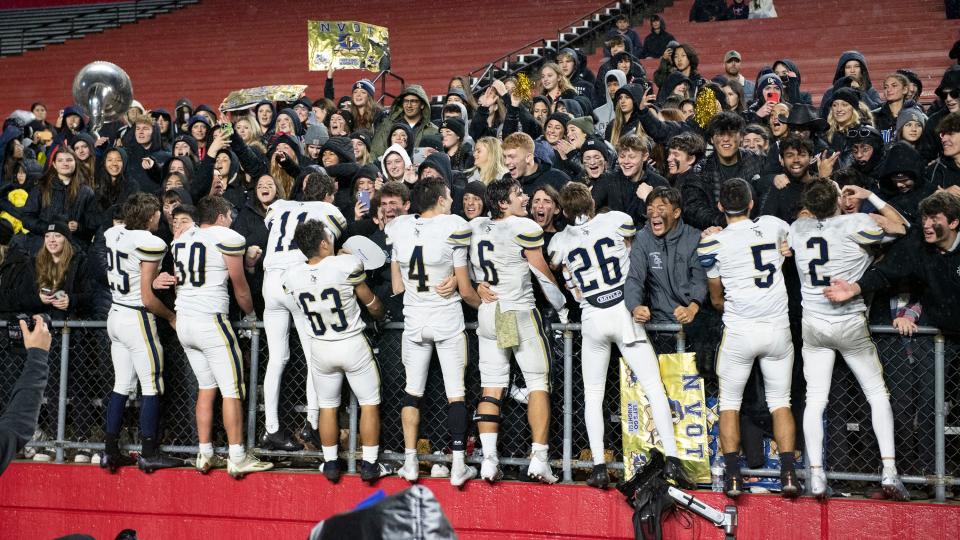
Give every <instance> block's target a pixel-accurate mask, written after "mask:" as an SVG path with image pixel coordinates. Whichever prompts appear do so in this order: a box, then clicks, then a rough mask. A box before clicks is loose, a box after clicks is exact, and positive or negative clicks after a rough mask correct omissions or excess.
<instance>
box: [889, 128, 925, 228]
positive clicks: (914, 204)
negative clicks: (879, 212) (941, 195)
mask: <svg viewBox="0 0 960 540" xmlns="http://www.w3.org/2000/svg"><path fill="white" fill-rule="evenodd" d="M923 166H924V161H923V157H921V156H920V153H919V152H917V151H916V149H914V148H913V146H911V145H910V144H909V143H907V142H903V141H900V142H897V143H894V144H892V145H890V146H889V147H888V148H887V151H886V155H885V156H884V157H883V161H882V162H881V163H880V166H879V167H877V169H876V177H877V180H878V185H879V187H880V193H879V195H880V197H881V198H882V199H883V200H884V201H885V202H886V203H887V204H890V205H892V206H893V207H894V208H896V209H897V211H898V212H900V215H902V216H903V217H904V218H905V219H906V220H907V222H908V223H912V224H918V223H919V221H920V201H922V200H923V199H925V198H926V197H927V196H928V195H930V194H931V193H932V191H933V190H932V189H931V188H930V187H928V186H927V185H926V183H925V179H924V175H923Z"/></svg>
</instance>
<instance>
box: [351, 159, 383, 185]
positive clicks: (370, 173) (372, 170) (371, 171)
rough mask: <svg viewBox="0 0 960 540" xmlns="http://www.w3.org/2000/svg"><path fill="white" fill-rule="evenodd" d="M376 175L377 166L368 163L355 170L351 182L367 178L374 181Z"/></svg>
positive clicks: (377, 172)
mask: <svg viewBox="0 0 960 540" xmlns="http://www.w3.org/2000/svg"><path fill="white" fill-rule="evenodd" d="M378 174H379V171H378V170H377V166H376V165H374V164H372V163H370V164H367V165H364V166H363V167H360V169H359V170H357V174H355V175H353V181H354V182H356V181H357V179H358V178H369V179H370V180H373V181H376V180H377V175H378Z"/></svg>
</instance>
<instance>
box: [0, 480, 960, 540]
mask: <svg viewBox="0 0 960 540" xmlns="http://www.w3.org/2000/svg"><path fill="white" fill-rule="evenodd" d="M423 483H424V485H426V486H427V487H429V488H430V489H431V490H433V492H434V493H435V494H436V496H437V498H438V499H439V500H440V503H441V505H442V506H443V509H444V511H445V512H446V514H447V517H448V518H449V519H450V521H451V523H453V525H454V527H455V528H456V530H457V534H458V535H459V537H460V538H463V539H465V540H480V539H484V540H485V539H494V538H515V539H541V538H579V539H600V538H617V539H632V538H633V530H632V525H631V517H632V511H631V509H630V508H629V507H628V506H627V505H626V503H625V502H624V499H623V497H622V496H621V495H620V493H618V492H617V491H615V490H608V491H604V492H601V491H597V490H595V489H593V488H590V487H587V486H585V485H582V484H580V485H558V486H546V485H541V484H529V483H523V482H503V483H500V484H498V485H495V486H488V485H487V484H486V483H483V482H479V481H474V482H472V483H470V484H468V486H467V487H466V489H464V490H463V491H457V490H455V489H454V488H452V487H451V486H450V484H449V483H448V482H447V481H444V480H430V479H426V480H425V481H424V482H423ZM406 485H407V484H406V482H404V481H402V480H400V479H398V478H388V479H386V480H384V481H382V482H381V483H380V485H379V486H378V487H380V488H382V489H384V490H385V491H386V492H387V493H395V492H397V491H399V490H402V489H404V488H405V487H406ZM374 491H375V489H374V488H370V487H368V486H366V485H365V484H363V483H361V482H360V480H359V478H358V477H356V476H352V475H351V476H347V477H345V478H344V479H343V481H341V483H340V484H339V485H338V486H332V485H330V484H329V483H328V482H327V481H326V480H325V479H324V478H323V477H322V476H320V475H319V474H316V473H305V472H299V473H298V472H270V473H261V474H255V475H252V476H249V477H247V478H245V479H244V480H242V481H239V482H238V481H236V480H233V479H232V478H230V477H229V476H228V475H227V474H226V473H225V472H223V471H215V472H214V473H211V474H210V475H209V476H208V477H202V476H200V475H199V474H197V473H196V472H194V471H192V470H189V469H182V470H166V471H160V472H157V473H155V474H153V475H149V476H148V475H144V474H143V473H141V472H139V471H137V470H135V469H126V470H123V471H121V472H120V473H119V474H117V475H116V476H110V475H107V474H105V473H103V472H102V471H100V469H99V468H98V467H96V466H91V465H50V464H34V463H15V464H13V465H11V466H10V468H9V469H7V471H6V473H4V475H3V476H2V477H0V539H7V538H53V537H56V536H60V535H64V534H68V533H71V532H82V533H86V534H91V535H93V536H94V537H96V538H113V537H114V536H115V535H116V534H117V533H118V532H119V531H120V530H122V529H124V528H133V529H136V530H137V531H138V533H139V536H140V538H183V539H189V538H203V539H204V540H218V539H221V538H223V539H227V538H229V539H244V538H250V539H254V538H256V539H262V538H306V536H307V534H308V533H309V531H310V529H311V528H312V527H313V525H314V524H316V522H317V521H320V520H322V519H324V518H327V517H329V516H331V515H333V514H335V513H338V512H343V511H347V510H349V509H351V508H353V507H354V506H355V505H356V504H357V503H358V502H360V501H361V500H363V499H364V498H366V497H367V496H369V495H370V494H371V493H373V492H374ZM698 495H700V496H701V497H702V498H703V500H704V501H706V502H707V503H709V504H713V505H715V506H720V507H722V506H723V505H726V504H728V502H729V500H728V499H727V498H726V497H724V496H723V495H721V494H718V493H711V492H700V493H698ZM737 506H738V510H739V512H740V515H739V519H740V526H739V528H738V534H737V538H739V539H741V540H750V539H757V540H760V539H778V540H790V539H808V538H823V539H828V538H836V539H844V540H847V539H860V538H862V539H869V540H884V539H926V538H931V539H932V538H960V506H957V505H953V504H947V505H937V504H923V503H888V502H878V501H864V500H844V499H833V500H831V501H829V502H828V503H825V504H821V503H818V502H816V501H814V500H813V499H811V498H807V497H805V498H802V499H799V500H796V501H784V500H783V499H781V498H780V497H777V496H773V495H746V496H744V497H742V498H741V499H740V500H739V501H738V505H737ZM664 537H665V538H671V539H695V538H696V539H722V538H723V534H722V531H720V530H719V529H717V528H715V527H713V526H712V525H710V524H709V523H707V522H706V521H704V520H702V519H700V518H698V517H695V516H692V515H686V516H682V519H681V518H672V519H671V520H670V521H668V522H667V525H666V532H665V534H664Z"/></svg>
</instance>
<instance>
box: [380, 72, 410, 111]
mask: <svg viewBox="0 0 960 540" xmlns="http://www.w3.org/2000/svg"><path fill="white" fill-rule="evenodd" d="M390 77H393V78H394V79H396V80H397V81H399V82H400V91H401V92H402V91H403V89H404V88H406V86H407V83H406V81H404V80H403V77H401V76H399V75H397V74H396V73H394V72H392V71H390V70H388V69H387V70H384V71H381V72H380V73H379V74H377V76H376V77H375V78H374V79H373V86H374V88H376V86H377V81H379V82H380V99H378V100H377V103H379V104H380V105H383V102H384V100H385V98H387V97H391V98H394V99H396V97H397V96H398V95H399V94H391V93H390V92H388V91H387V81H388V80H389V78H390Z"/></svg>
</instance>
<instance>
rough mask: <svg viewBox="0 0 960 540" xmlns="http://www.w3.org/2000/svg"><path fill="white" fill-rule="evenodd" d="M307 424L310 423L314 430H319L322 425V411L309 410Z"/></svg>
mask: <svg viewBox="0 0 960 540" xmlns="http://www.w3.org/2000/svg"><path fill="white" fill-rule="evenodd" d="M307 422H310V427H312V428H313V429H318V426H319V425H320V409H307Z"/></svg>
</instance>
